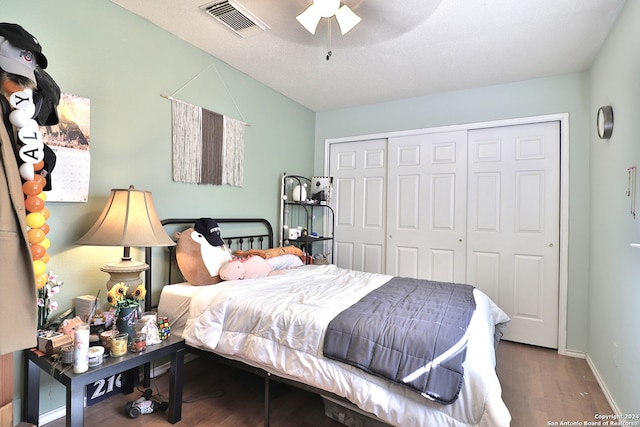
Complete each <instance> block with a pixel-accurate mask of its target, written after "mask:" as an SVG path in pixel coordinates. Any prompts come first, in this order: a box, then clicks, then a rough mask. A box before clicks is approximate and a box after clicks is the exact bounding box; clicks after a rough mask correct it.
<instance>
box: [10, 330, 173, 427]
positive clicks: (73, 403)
mask: <svg viewBox="0 0 640 427" xmlns="http://www.w3.org/2000/svg"><path fill="white" fill-rule="evenodd" d="M184 353H185V343H184V340H183V339H181V338H177V337H169V338H168V339H167V340H164V341H162V342H161V343H160V344H155V345H150V346H148V347H147V349H146V350H144V351H142V352H140V353H132V352H128V353H127V354H125V355H124V356H120V357H107V358H106V359H105V361H104V362H103V363H102V364H101V365H99V366H95V367H90V368H89V370H88V371H87V372H83V373H81V374H74V373H73V369H72V368H71V367H69V366H68V365H62V364H61V363H59V362H53V361H52V360H51V358H50V357H47V356H40V355H39V354H41V353H39V352H37V351H35V349H31V350H24V357H25V372H24V390H25V393H26V396H25V398H24V401H23V411H22V418H23V421H26V422H29V423H32V424H35V425H38V417H39V415H40V414H39V410H40V370H43V371H44V372H46V373H47V374H49V375H51V376H53V378H54V379H55V380H57V381H59V382H60V383H61V384H63V385H64V386H65V387H66V390H67V408H66V409H67V414H66V425H67V427H82V426H83V425H84V394H85V393H84V391H85V387H86V386H87V385H88V384H92V383H94V382H95V381H98V380H101V379H103V378H106V377H109V376H111V375H115V374H118V373H121V372H125V371H130V372H131V373H137V372H138V369H137V368H138V367H140V366H142V365H146V364H149V363H150V362H152V361H154V360H156V359H158V358H161V357H163V356H171V368H170V371H169V375H170V377H169V408H168V412H169V415H168V419H169V422H170V423H171V424H175V423H177V422H178V421H180V420H181V419H182V377H183V364H184ZM148 371H149V370H148V366H147V369H145V373H146V372H148ZM145 381H148V378H145ZM123 391H124V392H125V393H126V392H127V391H129V392H130V391H133V390H123Z"/></svg>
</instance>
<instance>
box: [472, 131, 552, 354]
mask: <svg viewBox="0 0 640 427" xmlns="http://www.w3.org/2000/svg"><path fill="white" fill-rule="evenodd" d="M468 171H469V172H468V173H469V175H468V177H469V184H468V185H469V190H470V191H469V218H468V224H469V232H468V236H467V239H468V256H467V258H468V260H469V264H468V274H469V283H470V284H472V285H475V286H477V287H478V288H479V289H480V290H482V291H484V292H485V293H486V294H487V295H488V296H489V297H491V299H492V300H493V301H495V302H496V304H498V305H499V306H500V307H501V308H502V309H503V310H505V311H506V312H507V314H508V315H509V316H510V317H511V322H510V324H509V327H508V328H507V329H506V331H505V339H509V340H512V341H518V342H525V343H528V344H534V345H539V346H543V347H552V348H556V347H557V346H558V289H559V260H560V255H559V239H560V229H559V227H560V225H559V224H560V221H559V218H560V182H559V177H560V124H559V122H557V121H554V122H544V123H535V124H527V125H518V126H508V127H500V128H487V129H478V130H472V131H470V132H469V166H468Z"/></svg>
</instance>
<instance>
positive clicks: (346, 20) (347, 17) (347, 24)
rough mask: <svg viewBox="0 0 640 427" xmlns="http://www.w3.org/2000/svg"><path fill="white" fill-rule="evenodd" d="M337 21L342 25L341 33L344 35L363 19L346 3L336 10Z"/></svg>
mask: <svg viewBox="0 0 640 427" xmlns="http://www.w3.org/2000/svg"><path fill="white" fill-rule="evenodd" d="M336 21H338V25H339V26H340V33H341V34H342V35H343V36H344V35H345V34H347V33H348V32H349V31H351V30H352V29H353V27H355V26H356V25H358V24H359V23H360V21H362V18H360V17H359V16H358V15H356V14H355V13H354V12H353V10H351V8H350V7H349V6H347V5H346V4H344V5H342V7H340V9H338V11H337V12H336Z"/></svg>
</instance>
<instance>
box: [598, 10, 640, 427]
mask: <svg viewBox="0 0 640 427" xmlns="http://www.w3.org/2000/svg"><path fill="white" fill-rule="evenodd" d="M638 22H640V4H639V3H638V2H637V1H627V2H626V4H625V6H624V9H623V12H622V14H621V15H620V17H619V18H618V21H617V23H616V26H615V28H614V29H613V31H612V32H611V34H610V35H609V37H608V39H607V42H606V44H605V46H604V48H603V49H602V51H601V52H600V55H599V56H598V59H597V60H596V62H595V63H594V65H593V67H592V69H591V86H590V90H591V102H590V111H592V112H595V111H596V110H597V109H598V108H599V107H600V106H602V105H611V106H613V115H614V129H613V134H612V136H611V139H610V140H608V141H601V140H599V139H598V138H597V136H596V134H595V129H592V131H591V135H590V136H591V143H590V144H589V145H590V147H591V175H590V181H591V205H590V208H591V225H590V228H591V233H590V234H591V241H590V251H591V256H590V260H591V262H590V264H589V277H590V281H591V285H590V294H589V317H588V342H589V346H588V353H589V357H590V358H591V360H592V361H593V363H594V365H595V366H596V368H597V369H598V371H599V372H600V375H601V376H602V378H603V379H604V381H605V382H606V384H607V388H608V389H609V391H610V392H611V394H612V395H613V396H614V398H615V401H616V403H617V406H618V407H619V409H620V411H621V412H622V413H628V414H638V413H639V412H640V388H639V387H638V384H640V364H639V363H638V362H639V361H640V334H639V333H638V331H640V315H639V314H638V313H639V310H638V308H639V307H640V249H635V248H632V247H630V246H629V244H630V243H640V217H637V218H633V217H632V216H631V214H630V210H631V200H630V198H629V197H627V195H626V190H627V168H628V167H630V166H638V167H640V49H639V48H638V46H640V28H639V27H638ZM637 193H638V190H636V194H637ZM636 209H640V208H636ZM614 343H615V344H617V347H618V348H617V351H616V350H615V348H614Z"/></svg>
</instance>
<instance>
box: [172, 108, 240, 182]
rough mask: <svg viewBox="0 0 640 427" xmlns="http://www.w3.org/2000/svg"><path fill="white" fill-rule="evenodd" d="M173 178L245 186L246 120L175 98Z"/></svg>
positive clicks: (173, 113)
mask: <svg viewBox="0 0 640 427" xmlns="http://www.w3.org/2000/svg"><path fill="white" fill-rule="evenodd" d="M169 99H170V100H171V119H172V128H173V180H174V181H178V182H186V183H190V184H213V185H222V184H229V185H232V186H235V187H242V178H243V163H244V127H245V123H244V122H242V121H240V120H236V119H232V118H229V117H226V116H223V115H222V114H218V113H214V112H213V111H209V110H206V109H204V108H202V107H198V106H196V105H192V104H188V103H186V102H183V101H179V100H176V99H173V98H169Z"/></svg>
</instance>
